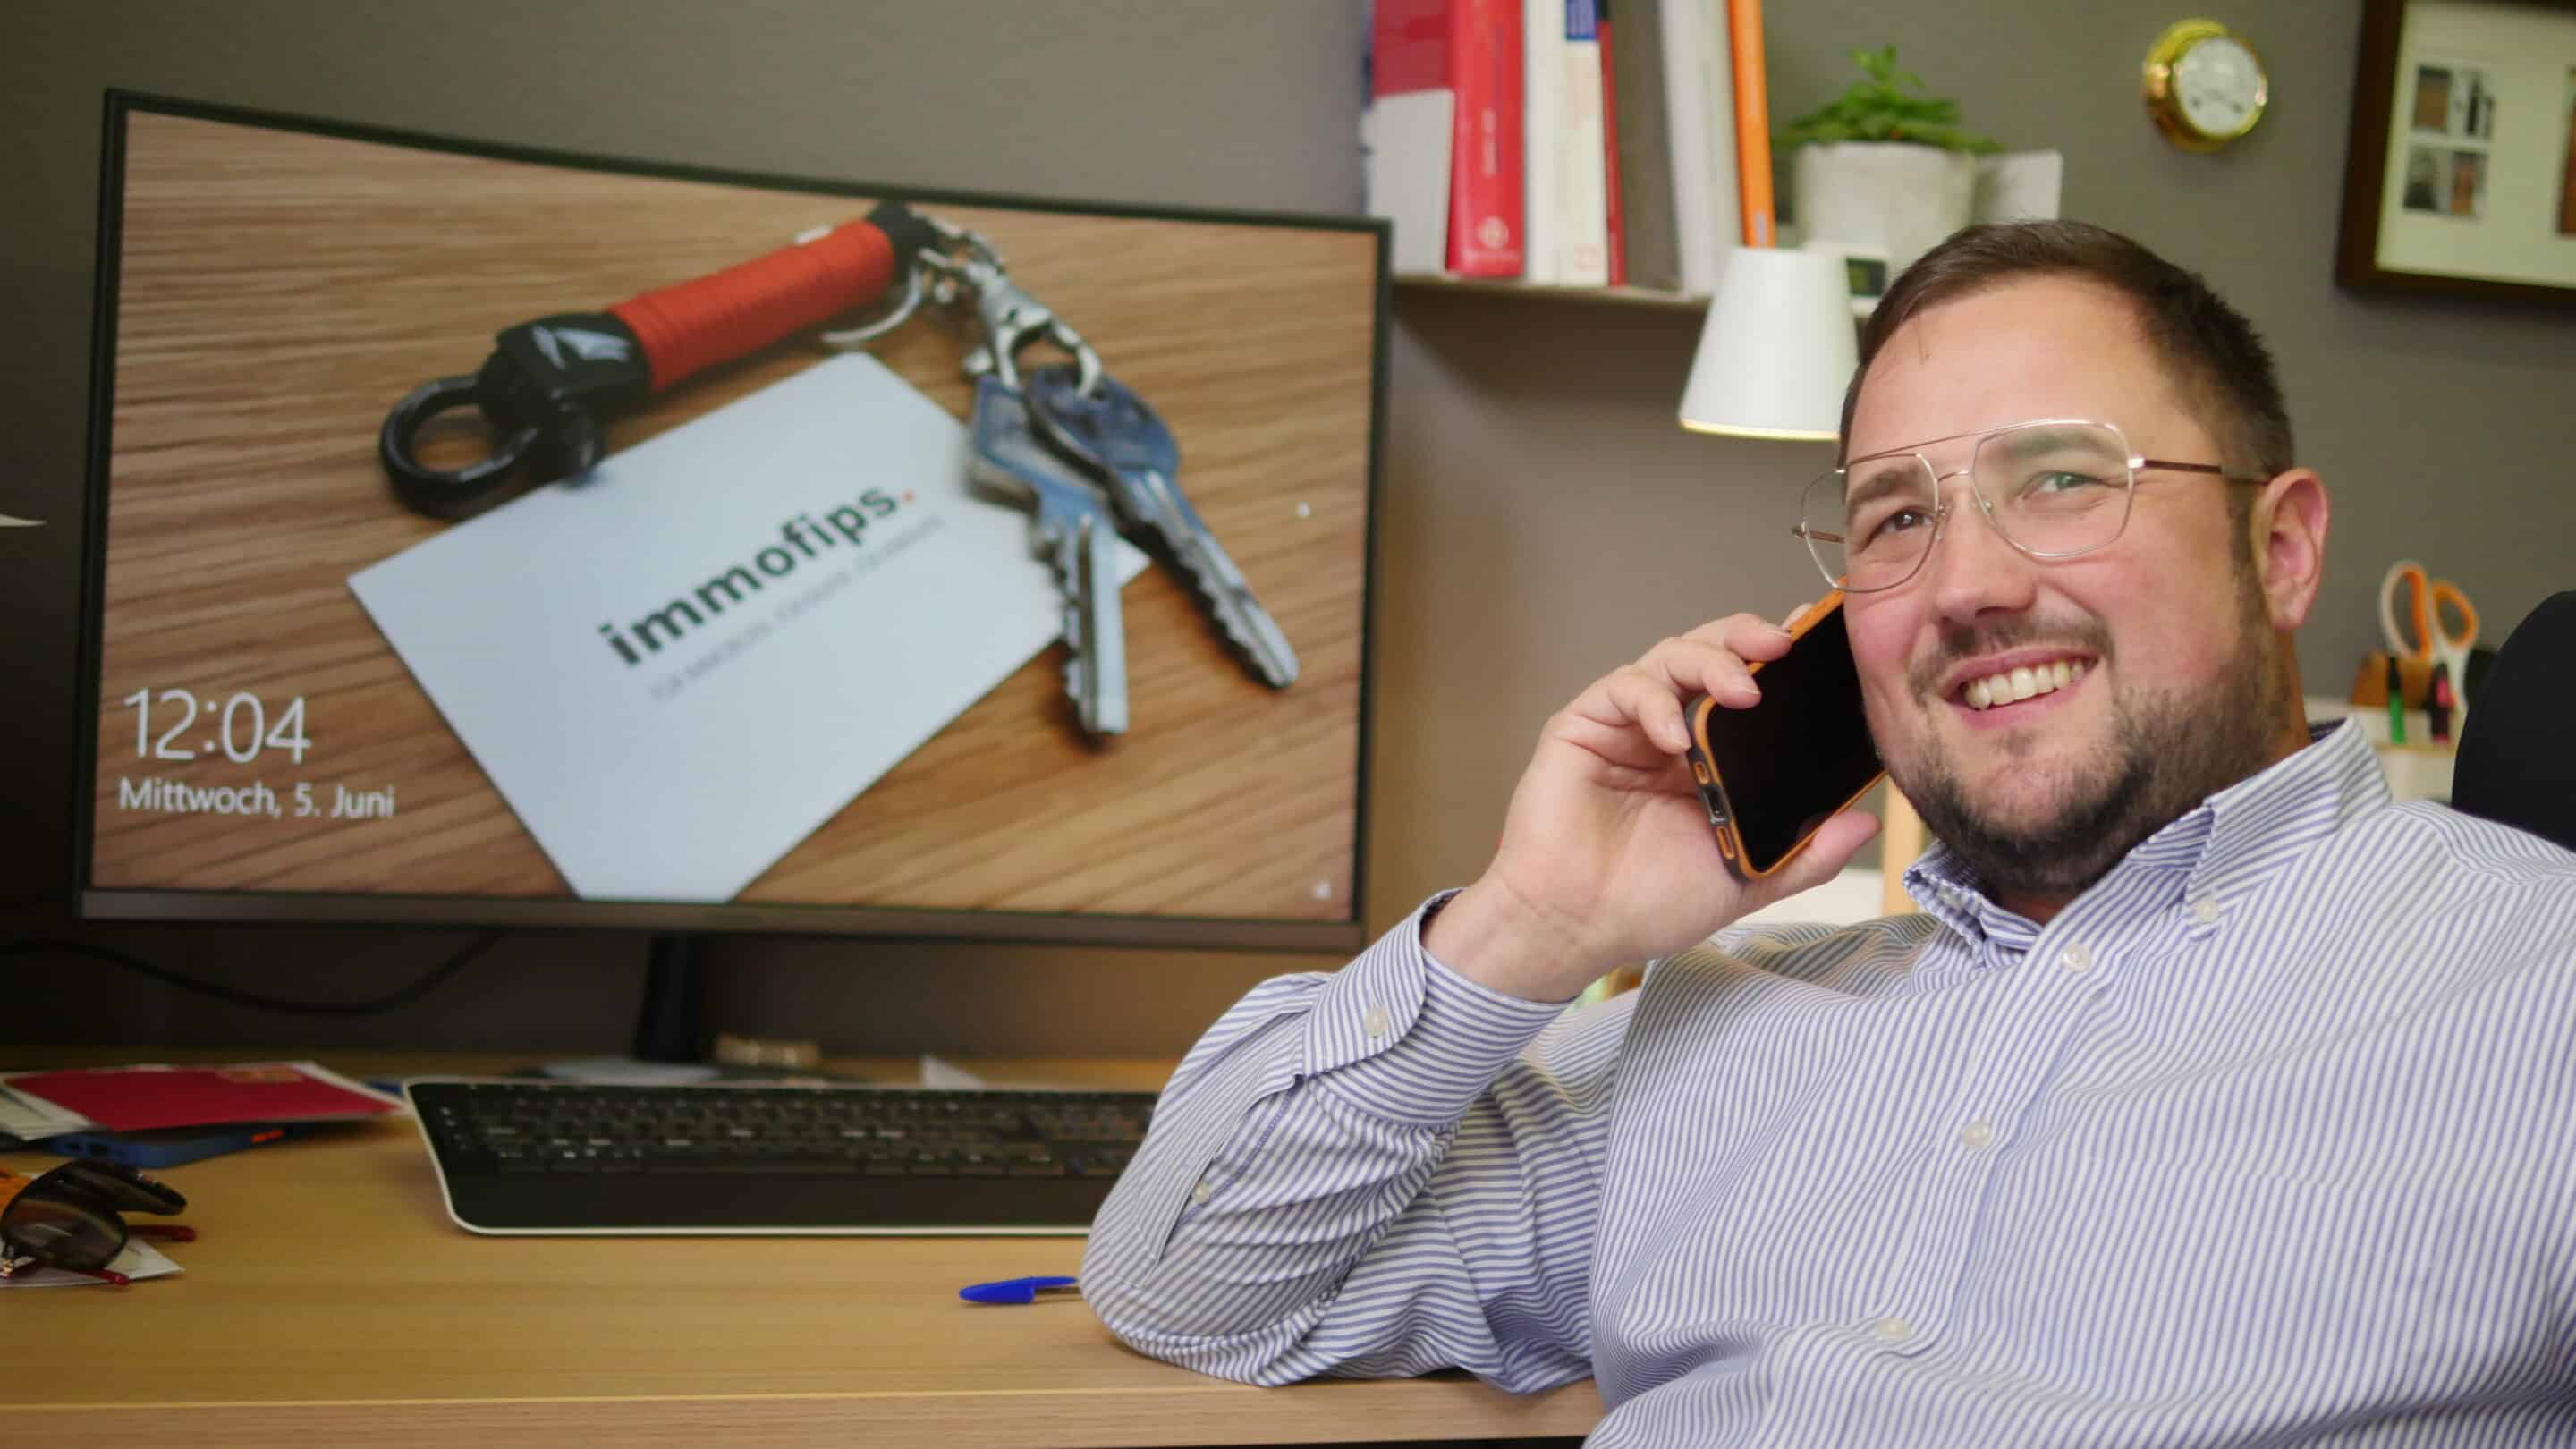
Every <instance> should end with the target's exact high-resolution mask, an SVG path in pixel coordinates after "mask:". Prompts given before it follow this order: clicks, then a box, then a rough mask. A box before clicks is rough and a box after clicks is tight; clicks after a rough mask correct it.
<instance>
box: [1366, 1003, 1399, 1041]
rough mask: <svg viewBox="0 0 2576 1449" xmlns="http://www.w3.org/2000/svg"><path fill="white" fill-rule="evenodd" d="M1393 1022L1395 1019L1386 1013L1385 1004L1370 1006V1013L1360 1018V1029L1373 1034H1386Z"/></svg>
mask: <svg viewBox="0 0 2576 1449" xmlns="http://www.w3.org/2000/svg"><path fill="white" fill-rule="evenodd" d="M1393 1024H1394V1019H1393V1018H1392V1017H1389V1016H1388V1015H1387V1014H1386V1008H1385V1007H1383V1006H1372V1007H1370V1008H1369V1009H1368V1013H1367V1014H1366V1015H1364V1016H1362V1017H1361V1018H1360V1030H1362V1031H1364V1032H1367V1033H1368V1034H1369V1035H1371V1036H1384V1035H1386V1029H1387V1028H1388V1027H1389V1026H1391V1025H1393Z"/></svg>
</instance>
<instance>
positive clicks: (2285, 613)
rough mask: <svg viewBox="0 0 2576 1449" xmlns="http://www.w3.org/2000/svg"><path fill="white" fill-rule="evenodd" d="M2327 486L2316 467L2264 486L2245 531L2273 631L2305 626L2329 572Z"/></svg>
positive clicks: (2281, 476) (2292, 471)
mask: <svg viewBox="0 0 2576 1449" xmlns="http://www.w3.org/2000/svg"><path fill="white" fill-rule="evenodd" d="M2328 512H2329V509H2328V507H2327V505H2326V483H2325V480H2324V479H2323V478H2320V477H2318V476H2317V474H2316V470H2315V469H2313V468H2292V469H2291V470H2290V471H2288V472H2286V473H2283V474H2281V475H2280V476H2278V477H2276V478H2274V479H2273V480H2272V481H2271V482H2269V483H2266V484H2264V485H2263V491H2262V493H2261V494H2260V495H2258V496H2257V497H2256V498H2255V500H2254V508H2253V515H2252V517H2251V518H2249V519H2248V520H2247V526H2248V527H2249V528H2250V529H2251V530H2252V531H2253V537H2252V539H2251V540H2250V542H2251V543H2252V545H2253V549H2254V562H2255V566H2256V568H2257V570H2258V571H2259V572H2258V577H2259V578H2260V580H2261V582H2262V586H2263V601H2264V605H2265V607H2266V608H2267V609H2268V610H2269V612H2270V615H2271V621H2272V627H2273V628H2274V629H2277V630H2280V631H2283V632H2287V631H2289V630H2292V629H2296V628H2298V627H2299V626H2300V625H2301V624H2304V623H2306V622H2307V619H2308V609H2309V607H2310V606H2311V605H2313V604H2315V603H2316V599H2317V586H2318V585H2319V584H2320V583H2321V582H2323V581H2324V578H2325V571H2326V522H2327V514H2328Z"/></svg>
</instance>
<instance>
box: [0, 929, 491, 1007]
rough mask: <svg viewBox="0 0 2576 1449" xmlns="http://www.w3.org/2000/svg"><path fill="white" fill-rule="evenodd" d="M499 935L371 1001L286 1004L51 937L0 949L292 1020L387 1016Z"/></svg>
mask: <svg viewBox="0 0 2576 1449" xmlns="http://www.w3.org/2000/svg"><path fill="white" fill-rule="evenodd" d="M504 934H506V933H504V932H501V931H486V932H484V933H483V934H482V935H480V936H477V937H475V938H474V940H473V941H472V942H471V943H469V944H468V945H467V946H466V947H465V948H464V949H463V950H460V951H458V952H457V953H456V954H455V955H453V956H450V957H448V958H447V959H446V960H444V961H441V962H440V963H438V964H437V965H436V966H433V967H431V968H430V969H429V970H428V971H427V972H426V973H424V974H423V975H422V976H421V978H420V979H419V980H417V981H414V982H412V983H411V984H410V985H408V986H405V987H403V988H401V989H400V990H397V991H393V992H390V993H388V994H386V995H384V996H380V997H378V998H376V999H375V1000H373V1001H287V1000H283V999H281V998H279V997H274V996H262V995H260V994H259V993H257V992H254V991H243V990H241V989H239V988H237V987H232V986H225V985H222V984H220V983H217V982H213V981H200V980H198V979H197V978H196V977H194V976H186V975H182V974H180V973H179V972H176V971H173V970H171V969H170V968H168V967H166V966H155V965H153V964H152V963H151V962H149V961H146V960H144V959H143V958H142V957H140V956H134V955H129V954H127V953H126V952H123V951H119V950H117V949H116V948H115V947H113V946H96V945H92V944H90V943H89V942H87V941H65V940H60V939H56V938H52V937H38V938H36V939H33V940H27V941H12V942H9V943H8V944H6V945H0V957H8V956H33V955H36V954H38V953H40V952H45V951H65V952H69V953H71V954H72V955H75V956H95V957H97V958H99V959H100V960H102V961H112V962H114V963H116V964H117V965H119V966H123V967H125V968H126V969H128V970H130V971H140V972H142V973H143V974H144V975H146V976H149V977H151V978H152V979H154V980H156V981H161V982H165V983H167V984H169V985H171V986H176V987H178V988H179V989H181V990H182V991H195V992H201V993H203V994H205V995H207V996H211V997H213V998H215V999H216V1000H217V1001H226V1002H230V1003H232V1004H233V1005H235V1006H248V1007H254V1008H257V1009H258V1010H261V1011H281V1012H286V1013H289V1014H291V1015H297V1016H372V1015H374V1014H375V1013H377V1012H380V1011H391V1010H393V1009H394V1008H395V1007H398V1006H408V1005H410V1004H411V1003H413V1002H415V1001H418V1000H419V999H421V998H422V997H424V996H427V995H428V994H429V993H430V992H432V991H435V990H437V989H438V988H439V987H440V986H442V985H444V984H446V982H447V980H448V978H449V977H452V976H454V975H455V974H456V973H457V972H459V971H462V970H464V969H465V968H466V966H467V965H468V964H469V963H471V962H472V961H473V960H474V958H475V957H477V956H480V955H482V954H483V953H484V952H486V951H489V950H491V949H492V947H493V946H494V945H495V944H497V943H498V942H499V941H500V939H501V937H502V936H503V935H504Z"/></svg>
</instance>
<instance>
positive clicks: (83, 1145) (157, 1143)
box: [36, 1122, 313, 1167]
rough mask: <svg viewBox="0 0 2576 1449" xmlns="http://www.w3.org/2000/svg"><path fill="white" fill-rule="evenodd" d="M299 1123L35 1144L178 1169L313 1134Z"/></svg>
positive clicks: (100, 1135) (85, 1136)
mask: <svg viewBox="0 0 2576 1449" xmlns="http://www.w3.org/2000/svg"><path fill="white" fill-rule="evenodd" d="M312 1130H313V1129H312V1127H311V1126H310V1125H309V1124H306V1123H301V1122H245V1123H240V1124H236V1125H233V1126H227V1127H170V1128H162V1129H156V1130H154V1131H150V1132H66V1133H64V1134H63V1135H62V1136H60V1137H47V1138H45V1139H43V1140H42V1141H40V1142H38V1143H37V1144H36V1147H37V1148H38V1149H39V1150H40V1151H45V1152H59V1153H61V1154H62V1155H63V1156H65V1157H95V1158H100V1159H103V1160H105V1161H108V1162H117V1163H123V1164H124V1165H125V1166H127V1167H176V1166H178V1165H179V1164H180V1163H183V1162H194V1161H196V1160H197V1159H199V1158H201V1157H220V1156H222V1155H223V1154H225V1153H227V1152H239V1151H241V1150H243V1149H244V1148H248V1147H259V1146H264V1145H265V1144H267V1143H271V1142H284V1141H285V1140H287V1139H288V1138H290V1137H301V1136H303V1135H304V1134H305V1133H307V1132H310V1131H312Z"/></svg>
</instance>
